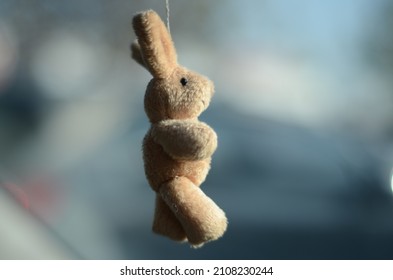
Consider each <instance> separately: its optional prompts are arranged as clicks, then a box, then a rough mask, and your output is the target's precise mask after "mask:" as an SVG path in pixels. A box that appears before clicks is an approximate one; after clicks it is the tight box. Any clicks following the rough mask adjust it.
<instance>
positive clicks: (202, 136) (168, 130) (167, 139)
mask: <svg viewBox="0 0 393 280" xmlns="http://www.w3.org/2000/svg"><path fill="white" fill-rule="evenodd" d="M151 133H152V136H153V139H154V141H155V142H157V143H158V144H160V145H161V146H162V147H163V148H164V150H165V152H166V153H168V154H169V155H170V156H171V157H173V158H174V159H178V160H203V159H206V158H209V157H211V155H212V154H213V153H214V151H215V150H216V148H217V135H216V133H215V132H214V130H213V129H212V128H211V127H210V126H208V125H207V124H205V123H203V122H199V121H191V120H165V121H161V122H159V123H158V124H155V125H153V127H152V130H151Z"/></svg>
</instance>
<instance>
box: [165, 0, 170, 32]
mask: <svg viewBox="0 0 393 280" xmlns="http://www.w3.org/2000/svg"><path fill="white" fill-rule="evenodd" d="M165 8H166V27H167V28H168V32H169V34H171V28H170V27H169V0H165Z"/></svg>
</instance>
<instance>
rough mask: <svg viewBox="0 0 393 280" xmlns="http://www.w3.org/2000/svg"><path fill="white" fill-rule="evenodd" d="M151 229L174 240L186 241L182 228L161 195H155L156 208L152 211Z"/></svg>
mask: <svg viewBox="0 0 393 280" xmlns="http://www.w3.org/2000/svg"><path fill="white" fill-rule="evenodd" d="M153 231H154V232H155V233H157V234H161V235H165V236H167V237H169V238H171V239H173V240H176V241H186V240H187V237H186V234H185V232H184V229H183V227H182V225H181V224H180V222H179V221H178V219H177V218H176V216H175V215H174V214H173V212H172V211H171V209H170V208H169V207H168V205H167V204H166V203H165V202H164V201H163V200H162V198H161V195H160V194H157V195H156V209H155V212H154V221H153Z"/></svg>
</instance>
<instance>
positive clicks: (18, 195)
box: [4, 183, 30, 210]
mask: <svg viewBox="0 0 393 280" xmlns="http://www.w3.org/2000/svg"><path fill="white" fill-rule="evenodd" d="M4 188H5V189H6V190H8V191H9V192H10V193H11V195H12V196H13V197H14V198H15V200H16V201H17V202H18V203H19V204H20V205H22V207H23V208H25V209H27V210H30V201H29V197H28V196H27V194H26V192H25V191H24V190H23V189H22V188H21V187H19V186H18V185H16V184H13V183H4Z"/></svg>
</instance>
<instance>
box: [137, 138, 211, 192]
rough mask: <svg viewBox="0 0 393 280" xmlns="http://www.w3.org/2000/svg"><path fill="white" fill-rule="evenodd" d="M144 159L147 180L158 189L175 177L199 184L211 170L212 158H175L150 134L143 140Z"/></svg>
mask: <svg viewBox="0 0 393 280" xmlns="http://www.w3.org/2000/svg"><path fill="white" fill-rule="evenodd" d="M143 159H144V162H145V174H146V177H147V180H148V181H149V184H150V186H151V187H152V188H153V189H154V190H155V191H158V189H159V187H160V186H161V185H162V184H163V183H165V182H167V181H169V180H171V179H173V178H175V177H187V178H188V179H190V180H191V181H192V182H193V183H194V184H195V185H196V186H199V185H200V184H202V182H203V181H204V180H205V178H206V176H207V173H208V172H209V169H210V161H211V158H207V159H204V160H198V161H179V160H175V159H173V158H171V157H170V156H169V155H168V154H167V153H165V151H164V150H163V148H162V147H161V146H160V145H159V144H157V143H156V142H154V141H153V139H152V138H151V137H150V136H149V135H147V136H146V137H145V139H144V141H143Z"/></svg>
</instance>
